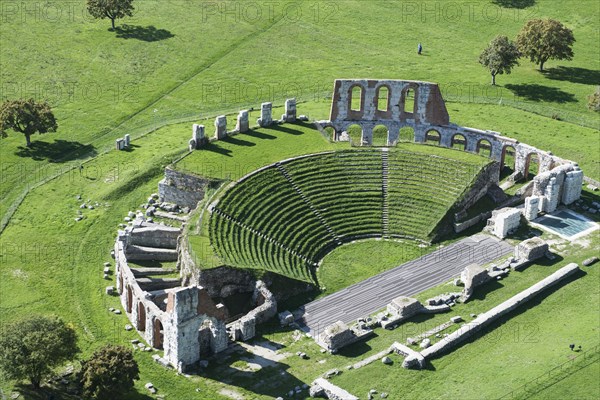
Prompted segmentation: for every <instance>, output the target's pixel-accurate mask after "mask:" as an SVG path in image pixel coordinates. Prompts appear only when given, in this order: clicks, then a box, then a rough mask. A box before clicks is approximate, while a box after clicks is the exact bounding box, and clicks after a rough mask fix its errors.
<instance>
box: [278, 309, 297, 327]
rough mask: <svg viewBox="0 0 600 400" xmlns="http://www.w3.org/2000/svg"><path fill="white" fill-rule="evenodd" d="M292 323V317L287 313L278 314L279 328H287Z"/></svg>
mask: <svg viewBox="0 0 600 400" xmlns="http://www.w3.org/2000/svg"><path fill="white" fill-rule="evenodd" d="M292 322H294V315H293V314H292V313H291V312H289V311H287V310H286V311H283V312H281V313H279V324H280V325H281V326H288V325H290V324H291V323H292Z"/></svg>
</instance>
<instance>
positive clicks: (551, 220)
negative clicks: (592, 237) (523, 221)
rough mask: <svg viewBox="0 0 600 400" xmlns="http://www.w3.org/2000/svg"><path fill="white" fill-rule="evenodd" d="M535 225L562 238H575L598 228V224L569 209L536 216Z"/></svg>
mask: <svg viewBox="0 0 600 400" xmlns="http://www.w3.org/2000/svg"><path fill="white" fill-rule="evenodd" d="M533 225H537V226H539V227H541V228H542V229H545V230H547V231H549V232H551V233H554V234H556V235H558V236H560V237H562V238H563V239H569V240H573V239H577V238H579V237H581V236H585V235H587V234H588V233H590V232H592V231H594V230H596V229H598V227H599V225H598V224H597V223H595V222H594V221H592V220H591V219H589V218H586V217H584V216H583V215H581V214H578V213H576V212H575V211H571V210H559V211H556V212H554V213H552V214H548V215H544V216H543V217H540V218H537V219H536V220H535V221H534V224H533Z"/></svg>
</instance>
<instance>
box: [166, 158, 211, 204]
mask: <svg viewBox="0 0 600 400" xmlns="http://www.w3.org/2000/svg"><path fill="white" fill-rule="evenodd" d="M217 183H218V181H211V180H209V179H207V178H202V177H199V176H195V175H192V174H189V173H183V172H180V171H176V170H174V169H172V168H169V167H167V168H165V178H164V179H163V180H162V181H160V182H159V183H158V190H159V193H160V199H161V200H162V201H164V202H169V203H175V204H177V205H179V206H180V207H190V208H191V209H194V208H196V206H197V205H198V202H199V201H200V200H202V199H203V198H204V194H205V192H206V189H207V188H208V186H209V185H212V184H217Z"/></svg>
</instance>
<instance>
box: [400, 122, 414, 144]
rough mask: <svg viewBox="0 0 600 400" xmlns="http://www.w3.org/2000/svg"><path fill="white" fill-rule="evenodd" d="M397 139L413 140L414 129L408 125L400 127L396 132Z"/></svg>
mask: <svg viewBox="0 0 600 400" xmlns="http://www.w3.org/2000/svg"><path fill="white" fill-rule="evenodd" d="M398 140H399V141H400V142H414V141H415V130H414V129H413V128H411V127H410V126H405V127H404V128H400V132H399V133H398Z"/></svg>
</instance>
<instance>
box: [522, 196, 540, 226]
mask: <svg viewBox="0 0 600 400" xmlns="http://www.w3.org/2000/svg"><path fill="white" fill-rule="evenodd" d="M539 211H540V198H539V197H537V196H529V197H527V198H526V199H525V208H524V209H523V216H524V217H525V219H526V220H527V221H531V220H534V219H536V218H537V216H538V213H539Z"/></svg>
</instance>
